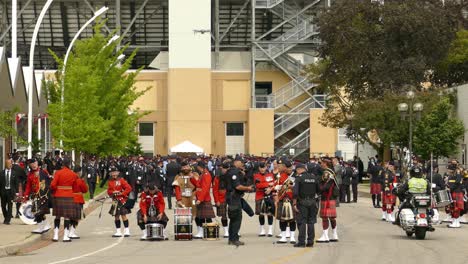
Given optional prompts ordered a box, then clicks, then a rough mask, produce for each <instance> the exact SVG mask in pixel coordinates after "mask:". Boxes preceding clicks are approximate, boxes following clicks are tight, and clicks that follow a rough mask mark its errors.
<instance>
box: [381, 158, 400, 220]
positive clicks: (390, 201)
mask: <svg viewBox="0 0 468 264" xmlns="http://www.w3.org/2000/svg"><path fill="white" fill-rule="evenodd" d="M381 178H382V180H383V181H382V186H383V190H382V220H383V221H387V222H394V221H395V218H394V216H393V210H394V208H395V204H396V196H395V194H393V192H392V190H393V184H394V183H396V177H395V170H394V163H393V161H390V162H389V163H388V165H387V168H386V169H385V171H382V176H381Z"/></svg>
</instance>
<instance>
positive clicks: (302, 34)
mask: <svg viewBox="0 0 468 264" xmlns="http://www.w3.org/2000/svg"><path fill="white" fill-rule="evenodd" d="M315 34H318V33H317V31H316V30H315V26H314V25H313V24H312V23H310V22H309V21H307V20H303V21H300V22H299V23H298V25H297V26H296V27H293V28H291V29H289V30H288V31H286V32H285V33H284V34H283V35H281V36H279V37H278V38H276V39H275V40H274V41H277V42H278V43H272V44H263V45H261V46H262V49H263V51H262V50H259V49H257V52H256V59H257V60H270V59H271V58H273V59H274V58H276V57H278V56H279V55H281V54H284V53H286V52H287V51H289V50H291V49H292V48H294V47H295V46H296V45H297V44H296V43H293V42H294V41H300V40H306V39H308V38H309V37H311V36H313V35H315ZM287 41H291V42H290V43H284V42H287ZM265 52H266V53H267V54H268V55H267V54H265Z"/></svg>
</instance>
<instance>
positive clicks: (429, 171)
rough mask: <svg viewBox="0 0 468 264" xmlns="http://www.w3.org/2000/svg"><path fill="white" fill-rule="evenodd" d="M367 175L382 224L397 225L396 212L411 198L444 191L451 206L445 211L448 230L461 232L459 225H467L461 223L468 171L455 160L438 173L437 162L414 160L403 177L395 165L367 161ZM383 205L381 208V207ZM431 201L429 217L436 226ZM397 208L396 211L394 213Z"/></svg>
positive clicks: (467, 202) (467, 208) (467, 207)
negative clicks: (447, 194)
mask: <svg viewBox="0 0 468 264" xmlns="http://www.w3.org/2000/svg"><path fill="white" fill-rule="evenodd" d="M367 174H368V176H369V178H370V193H371V195H372V203H373V206H374V207H375V208H379V209H381V210H382V217H381V219H382V220H383V221H387V222H392V223H395V224H399V219H398V215H399V214H398V211H399V210H401V209H402V208H405V207H406V206H407V205H406V204H405V201H408V198H409V197H411V195H412V194H420V193H423V194H427V195H434V194H435V193H437V192H439V191H444V190H447V191H448V192H449V193H450V196H451V200H452V203H451V204H450V205H448V206H446V207H445V212H446V214H447V215H448V217H447V218H446V219H445V220H444V221H445V222H448V223H450V224H448V227H449V228H460V227H461V225H460V223H468V221H467V220H465V219H464V217H465V214H466V213H468V196H467V192H468V170H466V169H465V168H463V167H462V166H461V165H460V164H459V163H458V161H457V160H456V159H452V160H451V161H450V163H449V164H448V166H447V168H446V172H445V173H444V174H443V175H441V174H440V173H439V165H438V164H437V162H436V161H433V162H432V164H431V161H427V162H426V161H424V160H421V159H419V158H417V157H414V158H413V160H412V162H411V166H410V168H409V169H408V171H407V173H403V172H402V170H401V166H400V165H399V163H398V161H389V162H386V163H383V162H382V161H380V160H378V159H374V158H372V159H371V160H370V161H369V165H368V169H367ZM381 203H382V204H381ZM434 203H435V199H433V205H432V210H431V211H430V216H431V218H432V220H433V223H439V222H440V219H439V216H440V215H439V212H438V209H437V208H436V206H435V204H434ZM397 206H398V209H399V210H395V208H396V207H397Z"/></svg>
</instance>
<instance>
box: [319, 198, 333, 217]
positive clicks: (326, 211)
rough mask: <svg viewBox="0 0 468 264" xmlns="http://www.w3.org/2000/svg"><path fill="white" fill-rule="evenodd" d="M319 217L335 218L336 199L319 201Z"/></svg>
mask: <svg viewBox="0 0 468 264" xmlns="http://www.w3.org/2000/svg"><path fill="white" fill-rule="evenodd" d="M320 217H321V218H336V200H325V201H320Z"/></svg>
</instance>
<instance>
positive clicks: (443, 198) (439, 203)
mask: <svg viewBox="0 0 468 264" xmlns="http://www.w3.org/2000/svg"><path fill="white" fill-rule="evenodd" d="M434 198H435V204H436V205H435V206H436V207H439V208H440V207H445V206H447V205H451V204H452V196H451V195H450V191H448V190H440V191H438V192H436V193H434Z"/></svg>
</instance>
